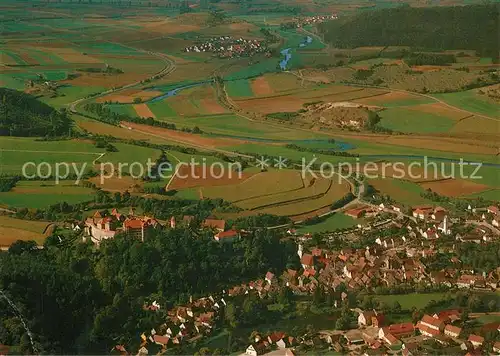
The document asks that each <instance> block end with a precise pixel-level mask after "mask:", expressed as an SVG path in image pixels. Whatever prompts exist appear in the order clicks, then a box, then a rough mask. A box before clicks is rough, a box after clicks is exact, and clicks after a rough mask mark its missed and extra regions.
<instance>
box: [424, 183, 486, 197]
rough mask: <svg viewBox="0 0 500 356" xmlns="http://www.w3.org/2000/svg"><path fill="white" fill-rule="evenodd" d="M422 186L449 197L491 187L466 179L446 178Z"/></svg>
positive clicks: (476, 192)
mask: <svg viewBox="0 0 500 356" xmlns="http://www.w3.org/2000/svg"><path fill="white" fill-rule="evenodd" d="M420 186H421V187H422V188H424V189H426V190H427V189H430V190H432V191H433V192H435V193H438V194H439V195H442V196H447V197H457V196H467V195H472V194H478V193H481V192H484V191H486V190H489V189H490V187H488V186H487V185H485V184H481V183H477V182H474V181H471V180H465V179H444V180H438V181H433V182H425V183H420Z"/></svg>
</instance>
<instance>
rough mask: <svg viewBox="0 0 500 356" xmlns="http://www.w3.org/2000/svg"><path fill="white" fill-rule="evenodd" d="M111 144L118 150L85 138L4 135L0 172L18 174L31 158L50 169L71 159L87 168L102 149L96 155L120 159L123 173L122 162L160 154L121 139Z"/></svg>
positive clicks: (142, 160)
mask: <svg viewBox="0 0 500 356" xmlns="http://www.w3.org/2000/svg"><path fill="white" fill-rule="evenodd" d="M114 146H115V147H116V148H117V149H118V152H106V151H105V150H104V149H101V148H97V147H95V146H94V145H93V144H91V143H89V142H83V141H78V140H65V141H36V140H35V139H33V138H11V137H8V138H7V137H4V138H2V140H0V154H1V156H0V164H1V166H0V174H20V173H21V172H22V168H23V165H24V164H25V163H27V162H33V163H34V164H36V165H38V164H40V163H42V162H46V163H48V164H49V165H50V167H51V168H50V169H51V170H52V171H53V170H54V169H55V164H56V163H62V162H67V163H68V164H70V165H71V164H72V163H74V164H75V165H76V167H77V168H78V169H80V167H81V166H82V165H83V164H86V169H87V170H88V169H91V168H92V166H93V164H92V162H93V161H94V160H95V159H97V158H98V157H99V156H100V155H101V154H102V153H105V155H104V156H103V158H101V159H100V162H101V163H106V162H110V163H112V164H119V163H123V171H124V172H126V173H127V172H129V168H128V165H126V164H131V163H133V162H139V163H141V164H145V163H146V161H147V159H148V158H151V159H152V160H155V159H156V158H158V156H159V154H160V151H158V150H155V149H151V148H147V147H138V146H132V145H128V144H123V143H115V144H114ZM32 166H33V165H30V166H29V167H27V168H28V169H26V173H27V174H29V175H32V174H34V168H32ZM98 168H99V167H98ZM48 169H49V168H47V167H44V168H43V174H46V173H47V172H48Z"/></svg>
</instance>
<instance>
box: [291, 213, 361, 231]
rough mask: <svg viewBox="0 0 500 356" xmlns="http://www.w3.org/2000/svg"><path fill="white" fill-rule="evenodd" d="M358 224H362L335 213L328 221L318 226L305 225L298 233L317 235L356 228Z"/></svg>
mask: <svg viewBox="0 0 500 356" xmlns="http://www.w3.org/2000/svg"><path fill="white" fill-rule="evenodd" d="M358 223H360V221H359V220H355V219H353V218H351V217H350V216H347V215H345V214H342V213H335V214H332V215H330V216H329V217H328V218H327V219H326V220H324V221H322V222H320V223H318V224H315V225H303V226H301V227H300V228H299V229H298V230H297V231H298V232H299V233H301V234H305V233H315V232H322V231H335V230H339V229H345V228H349V227H353V226H356V225H357V224H358Z"/></svg>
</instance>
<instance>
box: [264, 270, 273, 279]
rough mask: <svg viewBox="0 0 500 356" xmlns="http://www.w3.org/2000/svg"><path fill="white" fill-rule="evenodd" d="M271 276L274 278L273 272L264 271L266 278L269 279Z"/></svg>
mask: <svg viewBox="0 0 500 356" xmlns="http://www.w3.org/2000/svg"><path fill="white" fill-rule="evenodd" d="M273 278H274V274H273V273H271V272H267V273H266V279H268V280H271V279H273Z"/></svg>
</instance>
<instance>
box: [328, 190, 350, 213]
mask: <svg viewBox="0 0 500 356" xmlns="http://www.w3.org/2000/svg"><path fill="white" fill-rule="evenodd" d="M354 199H356V196H355V195H354V194H352V192H349V193H347V194H346V195H344V196H343V197H342V198H340V199H339V200H337V201H336V202H334V203H333V204H332V205H331V206H330V210H335V209H339V208H342V207H343V206H344V205H347V204H348V203H350V202H352V201H353V200H354Z"/></svg>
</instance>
